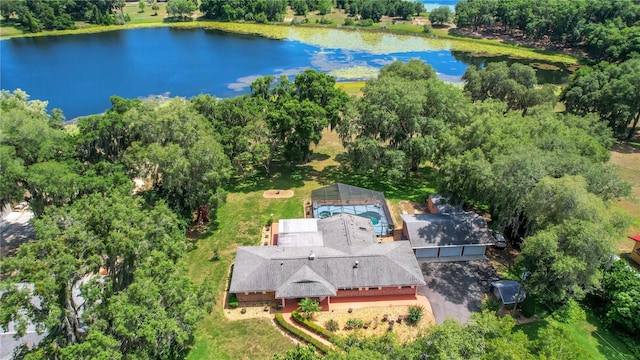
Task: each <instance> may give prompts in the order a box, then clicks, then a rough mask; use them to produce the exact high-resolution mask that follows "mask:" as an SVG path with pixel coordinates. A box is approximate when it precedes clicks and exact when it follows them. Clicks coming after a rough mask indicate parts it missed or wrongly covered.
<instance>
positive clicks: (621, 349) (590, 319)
mask: <svg viewBox="0 0 640 360" xmlns="http://www.w3.org/2000/svg"><path fill="white" fill-rule="evenodd" d="M552 324H553V325H557V326H560V327H562V328H564V329H566V330H568V335H569V336H570V337H571V340H574V341H575V342H576V343H577V344H578V345H579V346H580V347H581V348H582V349H584V350H585V352H586V353H588V354H589V356H590V359H591V360H625V359H626V360H630V359H634V355H633V354H632V353H631V352H630V351H629V350H628V349H627V348H626V346H625V345H624V344H623V343H622V342H621V341H620V340H618V339H617V337H616V336H615V335H614V334H612V333H610V332H609V331H608V330H607V329H606V328H605V327H604V325H603V324H602V323H601V322H600V321H599V320H598V318H596V317H595V316H593V315H588V316H587V321H583V322H580V323H577V324H565V323H561V322H558V321H555V320H553V319H551V318H547V319H546V320H542V321H538V322H534V323H529V324H524V325H520V326H516V328H515V330H522V331H523V332H524V333H525V334H527V336H529V339H532V340H533V339H536V337H537V332H538V330H540V329H541V328H544V327H546V326H550V325H552Z"/></svg>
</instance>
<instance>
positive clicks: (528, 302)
mask: <svg viewBox="0 0 640 360" xmlns="http://www.w3.org/2000/svg"><path fill="white" fill-rule="evenodd" d="M521 307H522V315H524V316H526V317H533V316H536V315H538V316H540V315H541V314H540V312H541V311H542V310H544V308H543V307H542V305H540V304H539V303H538V301H537V300H536V298H535V297H534V296H528V295H527V297H526V298H525V299H524V301H523V302H522V304H521ZM540 317H542V316H540Z"/></svg>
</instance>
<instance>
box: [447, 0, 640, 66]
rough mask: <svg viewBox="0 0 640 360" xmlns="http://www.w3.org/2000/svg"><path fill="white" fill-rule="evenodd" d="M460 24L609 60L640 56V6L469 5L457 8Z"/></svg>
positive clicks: (538, 1)
mask: <svg viewBox="0 0 640 360" xmlns="http://www.w3.org/2000/svg"><path fill="white" fill-rule="evenodd" d="M455 23H456V26H458V27H459V28H462V29H471V30H474V31H477V30H479V29H487V30H490V31H493V32H500V33H506V34H516V33H519V34H523V35H524V36H526V37H527V38H531V39H549V40H550V41H552V42H553V43H558V44H566V45H569V46H582V47H584V48H585V49H586V50H588V51H589V52H590V53H591V54H592V56H594V57H597V58H601V59H607V60H625V59H627V58H628V57H629V55H630V54H632V53H633V52H640V2H639V1H637V0H616V1H600V0H500V1H498V0H468V1H461V2H459V3H457V4H456V16H455Z"/></svg>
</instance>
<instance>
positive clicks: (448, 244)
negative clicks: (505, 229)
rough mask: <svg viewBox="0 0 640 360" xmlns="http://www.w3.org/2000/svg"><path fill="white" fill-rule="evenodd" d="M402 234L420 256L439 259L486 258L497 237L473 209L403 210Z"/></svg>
mask: <svg viewBox="0 0 640 360" xmlns="http://www.w3.org/2000/svg"><path fill="white" fill-rule="evenodd" d="M400 217H401V218H402V222H403V227H402V237H403V239H406V240H409V242H410V243H411V248H412V249H413V250H414V251H415V256H416V258H419V259H432V260H439V261H467V260H478V259H484V257H485V256H484V254H485V251H486V247H487V245H490V244H493V242H494V240H493V237H492V236H491V233H490V232H489V229H488V227H487V222H486V220H485V219H484V218H482V217H481V216H479V215H477V214H475V213H471V212H452V213H437V214H403V215H400Z"/></svg>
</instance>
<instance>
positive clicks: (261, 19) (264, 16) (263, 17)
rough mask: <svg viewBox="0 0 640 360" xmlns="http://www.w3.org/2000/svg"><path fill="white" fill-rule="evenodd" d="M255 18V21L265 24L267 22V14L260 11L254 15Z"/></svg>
mask: <svg viewBox="0 0 640 360" xmlns="http://www.w3.org/2000/svg"><path fill="white" fill-rule="evenodd" d="M255 20H256V22H257V23H259V24H266V23H267V21H268V20H267V14H265V13H263V12H261V13H259V14H258V15H256V16H255Z"/></svg>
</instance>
